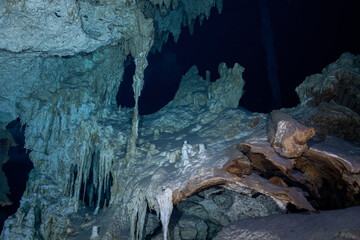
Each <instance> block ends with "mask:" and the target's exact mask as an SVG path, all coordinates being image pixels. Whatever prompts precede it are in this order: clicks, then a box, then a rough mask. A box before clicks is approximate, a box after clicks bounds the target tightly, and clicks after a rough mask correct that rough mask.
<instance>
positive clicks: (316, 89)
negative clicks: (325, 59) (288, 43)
mask: <svg viewBox="0 0 360 240" xmlns="http://www.w3.org/2000/svg"><path fill="white" fill-rule="evenodd" d="M359 92H360V56H354V55H352V54H350V53H344V54H343V55H341V57H340V58H339V59H338V60H337V61H336V62H334V63H332V64H330V65H329V66H327V67H326V68H325V69H323V71H322V73H321V74H314V75H311V76H309V77H307V78H306V79H305V81H304V82H303V83H301V84H300V85H299V86H298V87H297V88H296V93H297V94H298V96H299V98H300V101H301V104H305V105H307V106H317V105H319V104H320V103H321V102H330V101H331V100H333V101H335V102H336V103H337V104H340V105H343V106H346V107H348V108H350V109H352V110H353V111H355V112H357V113H360V95H359Z"/></svg>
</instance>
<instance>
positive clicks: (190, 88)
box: [167, 63, 245, 112]
mask: <svg viewBox="0 0 360 240" xmlns="http://www.w3.org/2000/svg"><path fill="white" fill-rule="evenodd" d="M218 71H219V74H220V78H219V79H217V80H216V81H215V82H213V83H212V82H210V79H206V80H204V79H203V78H202V77H200V76H199V72H198V69H197V67H196V66H193V67H192V68H190V70H189V71H188V72H187V73H186V74H185V76H184V77H183V78H182V80H181V82H180V86H179V91H178V92H177V93H176V95H175V97H174V99H173V100H172V101H171V102H170V103H169V104H168V105H167V106H169V107H176V106H190V105H191V107H192V108H198V107H202V106H207V107H208V108H210V109H211V110H212V111H213V112H220V111H222V110H223V109H224V108H228V107H231V108H236V107H237V106H238V105H239V100H240V98H241V97H242V95H243V92H244V91H243V87H244V84H245V81H244V79H243V78H242V73H243V72H244V68H243V67H241V66H240V65H239V64H237V63H235V65H234V67H233V68H228V67H227V66H226V64H225V63H220V64H219V67H218ZM207 73H208V74H210V73H209V72H207Z"/></svg>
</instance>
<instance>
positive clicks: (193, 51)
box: [120, 0, 360, 114]
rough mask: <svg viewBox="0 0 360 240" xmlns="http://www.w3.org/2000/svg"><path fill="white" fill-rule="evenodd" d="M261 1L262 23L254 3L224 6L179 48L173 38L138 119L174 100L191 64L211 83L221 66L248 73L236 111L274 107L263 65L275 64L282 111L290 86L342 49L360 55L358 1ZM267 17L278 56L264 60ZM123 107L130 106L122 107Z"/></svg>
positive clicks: (156, 59) (294, 100)
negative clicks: (265, 13)
mask: <svg viewBox="0 0 360 240" xmlns="http://www.w3.org/2000/svg"><path fill="white" fill-rule="evenodd" d="M261 3H262V4H263V3H266V4H267V6H268V10H269V16H270V17H268V18H267V16H265V18H264V16H263V15H262V14H263V12H262V11H261V8H260V5H259V1H258V0H256V1H254V0H242V1H238V0H224V7H223V12H222V13H221V14H219V13H218V12H217V9H215V8H213V9H212V10H211V16H210V18H209V19H208V20H206V19H205V20H204V21H203V24H202V26H200V24H199V20H197V23H196V24H195V27H194V34H193V35H191V34H190V32H189V30H188V28H185V29H183V31H182V33H181V35H180V37H179V40H178V42H177V43H175V42H174V41H173V38H172V37H171V36H170V37H169V41H168V42H167V43H166V44H164V46H163V49H162V51H161V53H156V54H150V55H149V58H148V59H149V66H148V68H147V69H146V71H145V86H144V89H143V91H142V93H141V97H140V100H139V101H140V102H139V111H140V114H150V113H153V112H155V111H157V110H159V109H160V108H161V107H163V106H165V105H166V104H167V103H168V102H169V101H170V100H171V99H172V98H173V97H174V95H175V93H176V90H177V88H178V86H179V82H180V80H181V76H182V75H184V74H185V73H186V72H187V70H189V68H190V67H191V66H193V65H197V66H198V69H199V73H200V75H202V76H203V77H204V78H205V71H206V70H209V71H210V72H211V81H215V80H216V79H217V78H218V77H219V74H218V72H217V68H218V65H219V64H220V63H221V62H225V63H226V64H227V65H228V67H232V66H233V65H234V63H236V62H238V63H239V64H240V65H242V66H244V67H245V72H244V76H243V77H244V79H245V87H244V89H245V94H244V96H243V97H242V98H241V100H240V104H239V105H240V106H241V107H244V108H246V109H248V110H250V111H255V112H269V111H271V110H273V109H274V108H277V107H274V106H275V105H274V104H273V102H274V97H273V96H272V93H271V88H270V85H269V80H268V71H269V69H271V66H270V67H269V65H268V64H267V61H269V60H267V59H276V61H277V63H276V65H275V66H277V69H275V70H274V73H276V72H277V76H278V81H279V85H280V95H281V103H282V105H281V107H294V106H296V105H297V104H298V103H299V100H298V97H297V95H296V93H295V87H296V86H298V85H299V84H300V83H301V82H303V81H304V80H305V78H306V77H307V76H309V75H312V74H315V73H320V72H321V71H322V69H323V68H324V67H326V66H327V65H328V64H330V63H332V62H334V61H335V60H336V59H338V58H339V57H340V55H341V54H342V53H344V52H346V51H348V52H351V53H353V54H359V53H360V44H358V43H359V42H360V32H359V31H358V30H357V23H358V22H360V15H359V14H357V10H358V9H360V1H357V0H348V1H338V0H319V1H315V2H314V1H310V0H304V1H295V0H271V1H270V0H263V1H261ZM264 19H269V20H270V27H271V28H272V31H271V34H272V38H273V45H274V50H275V51H274V52H272V53H271V54H274V55H276V56H270V57H269V56H268V55H269V51H265V47H264V38H265V39H266V36H264V35H262V30H261V29H262V26H263V23H264ZM268 30H269V29H268ZM270 30H271V29H270ZM267 32H270V31H267ZM263 34H264V32H263ZM126 77H128V78H127V79H126ZM127 82H129V83H127ZM131 83H132V75H126V74H125V75H124V81H123V83H122V85H121V87H120V91H123V92H124V91H125V92H127V91H129V86H131ZM121 88H125V89H127V90H121ZM131 92H132V90H131ZM121 98H123V99H125V100H124V101H127V102H131V101H132V102H133V96H132V93H131V94H130V93H129V94H127V93H122V94H121ZM120 105H122V106H133V105H131V104H125V102H123V103H120Z"/></svg>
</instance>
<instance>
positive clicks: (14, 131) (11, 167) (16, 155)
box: [0, 118, 34, 230]
mask: <svg viewBox="0 0 360 240" xmlns="http://www.w3.org/2000/svg"><path fill="white" fill-rule="evenodd" d="M25 128H26V125H25V126H22V125H21V122H20V119H19V118H18V119H16V120H14V121H12V122H10V123H9V124H8V125H7V126H6V130H7V131H8V132H10V134H11V135H12V137H13V139H14V140H15V143H16V146H13V147H10V149H9V151H8V157H9V160H8V161H7V162H6V163H4V165H3V168H2V169H3V171H4V173H5V175H6V177H7V181H8V185H9V188H10V195H9V196H8V197H9V200H10V201H11V202H12V205H9V206H5V207H2V208H1V210H0V213H1V222H0V229H1V230H2V228H3V223H4V221H5V219H6V218H7V217H8V216H10V215H12V214H14V213H15V212H16V211H17V209H18V208H19V206H20V200H21V197H22V195H23V194H24V191H25V188H26V182H27V180H28V177H29V172H30V171H31V169H33V167H34V165H33V163H32V162H31V160H30V158H29V153H30V151H28V150H27V149H25V148H24V146H25V135H24V134H25Z"/></svg>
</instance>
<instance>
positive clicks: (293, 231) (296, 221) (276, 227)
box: [214, 207, 360, 240]
mask: <svg viewBox="0 0 360 240" xmlns="http://www.w3.org/2000/svg"><path fill="white" fill-rule="evenodd" d="M359 214H360V208H359V207H353V208H348V209H343V210H334V211H323V212H318V213H298V214H286V215H285V214H284V215H273V216H268V217H264V218H255V219H246V220H241V221H236V222H233V223H231V224H230V225H229V226H227V227H225V228H224V229H222V230H221V232H220V233H219V234H218V235H217V236H216V237H215V238H214V240H230V239H231V240H240V239H241V240H255V239H259V240H268V239H271V240H279V239H281V240H292V239H296V240H301V239H319V240H328V239H359V238H360V227H359V223H360V217H359V216H360V215H359Z"/></svg>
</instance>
